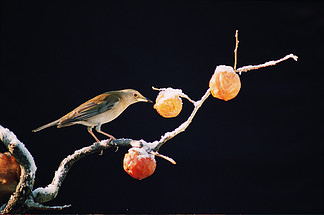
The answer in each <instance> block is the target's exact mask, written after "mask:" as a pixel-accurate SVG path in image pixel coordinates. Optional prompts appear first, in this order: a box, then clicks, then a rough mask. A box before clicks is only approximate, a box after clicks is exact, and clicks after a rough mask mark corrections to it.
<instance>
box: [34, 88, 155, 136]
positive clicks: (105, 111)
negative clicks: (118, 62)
mask: <svg viewBox="0 0 324 215" xmlns="http://www.w3.org/2000/svg"><path fill="white" fill-rule="evenodd" d="M137 102H151V103H152V101H151V100H149V99H148V98H146V97H144V96H142V95H141V94H140V93H139V92H138V91H136V90H133V89H125V90H116V91H109V92H105V93H103V94H100V95H98V96H96V97H94V98H92V99H90V100H88V101H86V102H85V103H83V104H81V105H80V106H79V107H77V108H75V109H74V110H72V111H71V112H70V113H68V114H66V115H65V116H63V117H61V118H60V119H58V120H55V121H54V122H51V123H48V124H46V125H43V126H41V127H39V128H36V129H35V130H33V132H37V131H40V130H43V129H44V128H48V127H51V126H57V127H58V128H61V127H65V126H70V125H75V124H81V125H85V126H87V127H88V132H89V133H90V134H91V135H92V136H93V137H94V138H95V139H96V141H97V142H100V141H99V139H98V138H97V137H96V136H95V135H94V133H93V132H92V129H93V128H95V129H96V131H97V132H99V133H101V134H103V135H106V136H108V137H109V138H110V139H115V138H114V137H113V136H112V135H110V134H107V133H105V132H103V131H101V125H102V124H105V123H107V122H110V121H112V120H114V119H116V118H117V117H118V116H119V115H120V114H121V113H122V112H123V111H124V110H125V109H126V108H127V107H128V106H130V105H131V104H134V103H137Z"/></svg>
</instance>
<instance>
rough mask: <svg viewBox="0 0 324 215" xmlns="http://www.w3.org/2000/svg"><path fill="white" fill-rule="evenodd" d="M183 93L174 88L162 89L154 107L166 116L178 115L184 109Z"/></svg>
mask: <svg viewBox="0 0 324 215" xmlns="http://www.w3.org/2000/svg"><path fill="white" fill-rule="evenodd" d="M181 93H182V92H181V91H179V90H175V89H172V88H168V89H165V90H162V91H160V93H159V94H158V96H157V97H156V101H155V104H154V106H153V108H154V109H155V110H156V111H157V112H158V113H159V114H160V115H161V116H163V117H165V118H173V117H176V116H178V115H179V113H180V112H181V110H182V100H181V98H180V94H181Z"/></svg>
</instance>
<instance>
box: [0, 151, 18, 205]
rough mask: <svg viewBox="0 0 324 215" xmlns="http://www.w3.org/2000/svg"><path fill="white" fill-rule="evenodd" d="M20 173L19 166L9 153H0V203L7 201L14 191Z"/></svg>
mask: <svg viewBox="0 0 324 215" xmlns="http://www.w3.org/2000/svg"><path fill="white" fill-rule="evenodd" d="M20 172H21V170H20V165H19V163H18V162H17V161H16V159H15V158H14V156H12V155H11V154H10V153H9V152H5V153H0V203H4V202H5V201H7V200H8V199H9V197H10V195H11V194H12V193H13V192H15V191H16V187H17V184H18V182H19V180H20ZM0 205H1V204H0Z"/></svg>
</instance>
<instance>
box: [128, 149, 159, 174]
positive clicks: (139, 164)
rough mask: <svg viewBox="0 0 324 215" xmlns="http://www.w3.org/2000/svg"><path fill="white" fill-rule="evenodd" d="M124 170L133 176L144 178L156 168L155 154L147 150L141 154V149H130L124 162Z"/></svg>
mask: <svg viewBox="0 0 324 215" xmlns="http://www.w3.org/2000/svg"><path fill="white" fill-rule="evenodd" d="M123 167H124V170H125V171H126V172H127V173H128V174H129V175H130V176H132V177H133V178H135V179H138V180H142V179H144V178H147V177H149V176H150V175H152V174H153V173H154V171H155V168H156V162H155V159H154V155H151V154H149V153H147V152H146V151H145V152H144V153H143V154H141V153H140V152H139V150H135V149H132V148H131V149H129V150H128V153H126V154H125V157H124V162H123Z"/></svg>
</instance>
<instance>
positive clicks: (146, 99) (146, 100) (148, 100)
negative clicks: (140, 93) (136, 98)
mask: <svg viewBox="0 0 324 215" xmlns="http://www.w3.org/2000/svg"><path fill="white" fill-rule="evenodd" d="M145 102H149V103H153V102H152V100H151V99H148V98H146V97H145Z"/></svg>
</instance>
